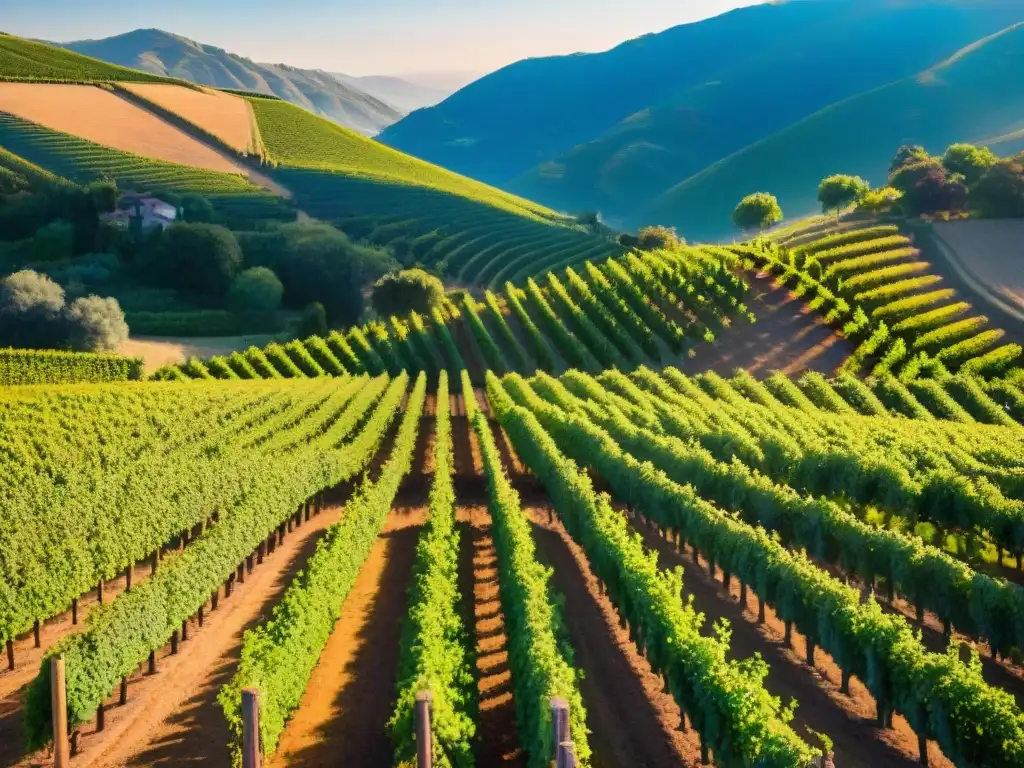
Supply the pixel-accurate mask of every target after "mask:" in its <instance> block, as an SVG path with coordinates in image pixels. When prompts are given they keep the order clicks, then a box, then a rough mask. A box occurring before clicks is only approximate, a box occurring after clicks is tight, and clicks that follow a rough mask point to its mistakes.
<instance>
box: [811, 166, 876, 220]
mask: <svg viewBox="0 0 1024 768" xmlns="http://www.w3.org/2000/svg"><path fill="white" fill-rule="evenodd" d="M869 189H871V185H870V184H868V183H867V182H866V181H864V179H862V178H861V177H860V176H847V175H845V174H841V173H840V174H836V175H834V176H829V177H828V178H826V179H822V180H821V184H819V185H818V202H819V203H821V210H822V212H823V213H827V212H828V211H836V212H838V211H839V209H840V208H845V207H846V206H848V205H851V204H852V203H853V202H854V201H856V200H857V198H859V197H861V196H862V195H863V194H864V193H865V192H867V191H868V190H869Z"/></svg>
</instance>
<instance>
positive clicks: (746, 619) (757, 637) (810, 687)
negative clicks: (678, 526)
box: [633, 519, 952, 768]
mask: <svg viewBox="0 0 1024 768" xmlns="http://www.w3.org/2000/svg"><path fill="white" fill-rule="evenodd" d="M633 524H634V527H635V528H636V530H637V531H638V532H639V533H640V534H641V535H642V537H643V539H644V543H645V544H646V545H647V546H648V547H650V548H651V549H654V550H655V551H657V552H658V556H659V563H660V564H661V566H662V567H665V568H673V567H675V566H677V565H681V566H682V567H683V570H684V581H683V593H684V595H686V596H687V597H689V596H692V597H693V600H694V607H695V608H696V609H697V610H698V611H701V612H702V613H704V614H705V616H706V617H707V618H706V622H705V630H708V629H710V627H711V626H712V624H713V623H714V622H715V621H717V620H718V619H719V618H722V617H724V618H727V619H728V620H729V622H730V624H731V625H732V642H731V649H732V656H733V657H735V658H740V659H743V658H747V657H749V656H752V655H754V654H755V653H759V654H761V656H762V657H763V658H764V660H765V661H766V662H768V666H769V672H768V677H767V678H766V679H765V687H766V688H767V689H768V690H769V691H770V692H771V693H772V694H773V695H775V696H780V697H781V698H782V701H783V704H786V703H788V702H789V701H791V700H794V699H795V700H796V701H797V702H799V706H798V707H797V710H796V714H795V716H794V718H793V722H792V726H793V728H794V729H795V730H796V732H797V734H798V735H800V736H801V737H802V738H804V739H806V740H808V742H809V743H814V740H813V738H812V737H811V736H810V734H809V733H808V730H807V729H813V730H814V731H816V732H818V733H824V734H825V735H827V736H828V737H829V738H831V739H832V740H833V742H834V750H835V764H836V765H837V766H843V768H883V767H887V766H907V767H908V768H909V766H912V765H918V764H919V763H918V754H917V737H916V735H915V734H914V732H913V731H912V730H911V729H910V726H909V725H908V724H907V722H906V720H904V719H903V718H902V717H901V716H899V715H896V716H895V717H894V718H893V726H894V727H893V728H891V729H881V728H878V727H877V726H876V725H875V722H874V719H875V703H874V699H873V698H872V697H871V694H870V693H869V692H868V690H867V689H866V688H865V687H864V685H863V684H862V683H861V682H860V681H859V680H856V679H854V680H852V681H851V682H850V695H849V696H847V695H844V694H842V693H840V692H839V688H840V683H841V672H840V669H839V667H838V666H837V665H836V664H835V662H834V661H833V660H832V658H831V657H830V656H829V655H828V654H826V653H825V652H824V651H822V650H821V649H820V648H819V649H818V650H817V653H816V656H815V666H814V667H813V668H811V667H808V666H807V665H806V664H805V663H804V658H805V656H806V643H805V641H804V638H803V637H802V636H801V635H800V634H799V632H797V631H796V629H795V628H794V629H793V643H792V648H787V647H786V645H785V643H784V640H783V638H784V625H783V622H782V621H781V620H779V618H778V617H777V616H776V615H775V613H774V611H772V610H771V608H769V607H767V606H766V608H765V617H766V621H765V623H764V624H760V625H759V624H757V623H756V622H757V597H756V595H755V594H754V593H753V591H752V590H748V593H747V604H746V606H742V605H740V603H739V585H738V584H737V582H736V580H735V579H733V580H731V585H730V588H729V589H728V590H727V589H726V588H725V587H724V586H723V585H722V583H721V575H722V574H721V570H720V569H716V575H717V577H718V580H714V579H712V578H711V577H710V575H709V573H708V569H707V564H706V563H704V564H703V566H700V565H697V564H695V563H694V561H693V559H692V557H690V556H686V557H684V556H683V555H682V554H680V553H679V552H678V551H677V550H676V548H675V545H674V544H673V543H670V542H669V541H667V540H666V539H663V538H662V537H661V536H659V535H658V534H657V532H655V530H654V529H653V528H651V527H648V526H645V525H643V524H642V522H640V521H639V520H638V519H634V520H633ZM701 562H703V561H701ZM928 757H929V765H931V766H932V768H952V763H951V762H949V761H948V760H947V759H946V758H945V757H944V756H943V755H942V753H941V751H940V750H939V749H938V746H937V745H936V744H935V743H934V742H930V743H929V749H928Z"/></svg>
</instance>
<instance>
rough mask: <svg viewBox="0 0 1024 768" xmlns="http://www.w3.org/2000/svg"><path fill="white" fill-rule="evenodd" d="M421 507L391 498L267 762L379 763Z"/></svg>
mask: <svg viewBox="0 0 1024 768" xmlns="http://www.w3.org/2000/svg"><path fill="white" fill-rule="evenodd" d="M426 514H427V513H426V509H425V508H424V507H422V506H419V507H402V506H396V507H395V508H394V509H393V510H392V512H391V514H390V515H389V517H388V520H387V522H386V524H385V527H384V532H383V533H382V534H381V535H380V536H379V537H378V538H377V540H376V541H375V542H374V545H373V548H372V549H371V550H370V555H369V557H368V558H367V559H366V562H365V563H364V565H363V568H362V570H361V571H360V572H359V577H358V578H357V579H356V582H355V584H354V585H353V586H352V590H351V592H349V595H348V598H347V599H346V600H345V603H344V605H343V606H342V609H341V616H340V618H339V619H338V621H337V623H336V624H335V627H334V631H333V632H332V634H331V637H330V640H328V642H327V646H326V647H325V648H324V650H323V653H322V654H321V655H320V663H319V664H318V665H317V667H316V669H315V670H313V676H312V678H311V679H310V681H309V685H308V686H307V688H306V693H305V695H304V696H303V697H302V702H301V704H300V705H299V709H298V710H297V711H296V712H295V714H294V716H293V717H292V719H291V720H290V721H289V722H288V725H287V727H286V728H285V731H284V734H283V735H282V737H281V742H280V744H279V745H278V749H277V754H276V756H275V757H273V758H272V759H270V760H267V761H266V765H267V766H268V768H280V767H281V766H303V767H304V768H314V767H315V766H342V765H344V766H348V765H351V766H356V765H359V766H363V765H365V766H378V765H379V766H384V765H390V764H391V760H392V747H391V740H390V739H389V737H388V732H387V729H386V727H385V726H386V724H387V722H388V720H389V719H390V718H391V714H392V710H393V708H394V700H395V682H396V680H395V676H396V673H397V665H398V655H399V642H400V639H401V628H402V621H401V619H402V616H403V615H404V614H405V609H406V590H407V588H408V586H409V580H410V578H411V575H412V565H413V562H414V560H415V556H416V541H417V539H418V537H419V531H420V528H421V527H422V525H423V523H424V522H425V521H426Z"/></svg>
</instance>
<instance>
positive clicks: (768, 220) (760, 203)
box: [732, 192, 782, 232]
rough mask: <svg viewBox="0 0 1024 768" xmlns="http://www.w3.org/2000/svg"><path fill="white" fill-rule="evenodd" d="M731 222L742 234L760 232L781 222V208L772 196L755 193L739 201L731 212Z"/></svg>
mask: <svg viewBox="0 0 1024 768" xmlns="http://www.w3.org/2000/svg"><path fill="white" fill-rule="evenodd" d="M732 220H733V222H734V223H735V224H736V226H737V227H739V228H740V229H742V230H743V231H744V232H751V231H753V230H757V231H758V232H760V231H761V230H763V229H765V228H767V227H770V226H772V225H773V224H778V223H779V222H780V221H782V208H781V207H780V206H779V201H778V200H777V199H776V198H775V196H774V195H769V194H768V193H767V192H756V193H755V194H753V195H747V196H746V197H745V198H743V199H742V200H741V201H740V204H739V205H737V206H736V210H735V211H733V214H732Z"/></svg>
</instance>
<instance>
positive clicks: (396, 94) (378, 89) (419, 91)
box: [330, 72, 454, 112]
mask: <svg viewBox="0 0 1024 768" xmlns="http://www.w3.org/2000/svg"><path fill="white" fill-rule="evenodd" d="M330 74H331V76H332V77H334V78H337V79H338V80H340V81H341V82H342V83H346V84H348V85H351V86H354V87H356V88H358V89H360V90H362V91H364V92H366V93H369V94H372V95H373V96H376V97H377V98H378V99H381V100H382V101H384V102H386V103H388V104H392V105H394V106H395V107H396V108H398V109H401V110H403V111H405V112H412V111H413V110H416V109H422V108H423V107H432V106H434V105H435V104H440V103H441V102H442V101H444V100H445V99H446V98H448V97H449V96H451V95H452V93H454V91H450V90H448V89H444V88H431V87H429V86H424V85H419V84H418V83H414V82H412V81H411V80H406V79H405V78H402V77H395V76H394V75H364V76H361V77H356V76H353V75H346V74H345V73H344V72H331V73H330Z"/></svg>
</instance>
